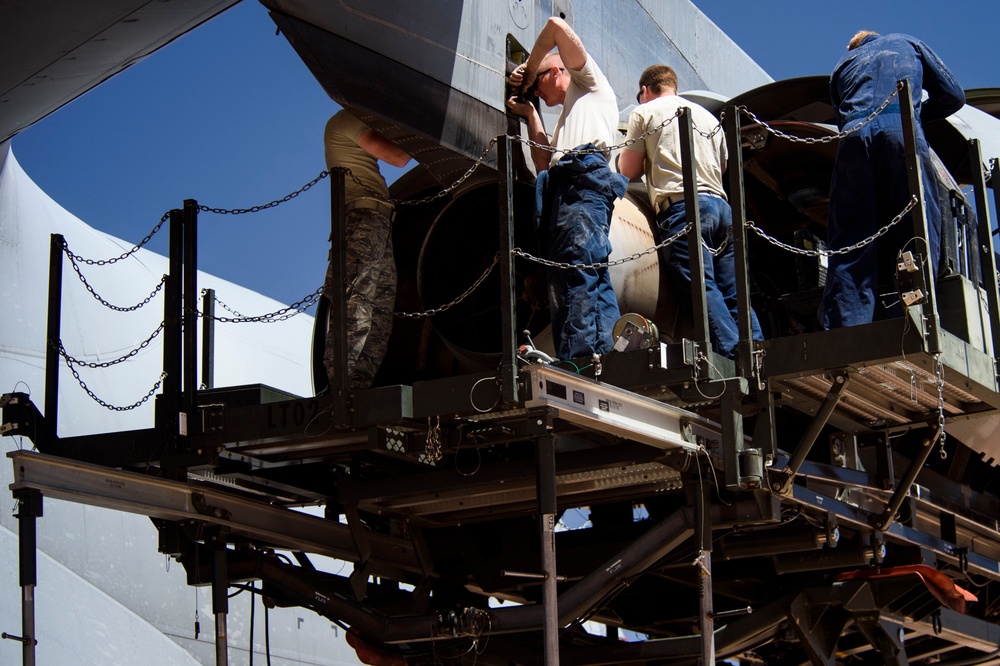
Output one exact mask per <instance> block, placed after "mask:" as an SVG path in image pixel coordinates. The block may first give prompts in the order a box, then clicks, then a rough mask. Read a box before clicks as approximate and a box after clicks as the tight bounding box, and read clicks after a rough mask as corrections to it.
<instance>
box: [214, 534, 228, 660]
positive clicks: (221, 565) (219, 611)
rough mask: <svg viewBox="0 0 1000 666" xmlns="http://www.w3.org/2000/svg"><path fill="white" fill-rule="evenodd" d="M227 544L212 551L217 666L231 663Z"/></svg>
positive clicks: (218, 545)
mask: <svg viewBox="0 0 1000 666" xmlns="http://www.w3.org/2000/svg"><path fill="white" fill-rule="evenodd" d="M228 552H229V551H228V549H227V548H226V544H225V542H223V543H220V544H217V545H216V547H215V549H214V550H213V551H212V555H213V560H212V612H213V613H215V665H216V666H226V665H227V664H228V663H229V644H228V638H227V632H226V616H227V614H228V613H229V594H228V593H229V571H228V567H227V561H226V557H227V553H228Z"/></svg>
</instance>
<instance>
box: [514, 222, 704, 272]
mask: <svg viewBox="0 0 1000 666" xmlns="http://www.w3.org/2000/svg"><path fill="white" fill-rule="evenodd" d="M690 230H691V224H690V223H688V224H687V225H685V227H684V228H683V229H681V230H680V231H678V232H677V233H676V234H674V235H673V236H671V237H670V238H667V239H665V240H663V241H661V242H659V243H657V244H656V245H654V246H652V247H648V248H646V249H645V250H642V251H641V252H636V253H635V254H631V255H629V256H627V257H624V258H622V259H614V260H611V261H604V262H600V263H594V264H570V263H564V262H559V261H552V260H551V259H543V258H542V257H536V256H534V255H533V254H529V253H527V252H525V251H524V250H522V249H521V248H519V247H515V248H514V249H512V250H511V251H510V252H511V254H513V255H514V256H516V257H522V258H524V259H527V260H528V261H533V262H535V263H536V264H541V265H542V266H548V267H549V268H563V269H575V270H587V269H591V268H593V269H597V268H610V267H611V266H618V265H620V264H624V263H627V262H629V261H635V260H637V259H640V258H641V257H644V256H646V255H647V254H652V253H654V252H656V251H657V250H660V249H661V248H665V247H667V246H668V245H671V244H672V243H674V242H676V241H677V240H678V239H680V238H682V237H683V236H684V235H685V234H687V232H688V231H690Z"/></svg>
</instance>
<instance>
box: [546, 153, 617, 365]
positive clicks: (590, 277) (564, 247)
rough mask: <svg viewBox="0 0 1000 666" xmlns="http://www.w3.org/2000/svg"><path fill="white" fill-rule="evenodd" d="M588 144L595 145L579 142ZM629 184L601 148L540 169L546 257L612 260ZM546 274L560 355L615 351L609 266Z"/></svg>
mask: <svg viewBox="0 0 1000 666" xmlns="http://www.w3.org/2000/svg"><path fill="white" fill-rule="evenodd" d="M588 147H589V148H593V145H592V144H587V145H585V146H580V148H588ZM627 184H628V182H627V180H626V179H625V177H624V176H622V175H620V174H617V173H614V172H613V171H611V169H610V168H609V167H608V162H607V160H606V159H605V158H604V156H603V155H601V154H600V153H595V154H589V155H566V156H564V157H563V158H562V159H560V160H559V161H558V162H556V164H554V165H553V166H552V167H550V168H549V169H548V171H543V172H542V173H540V174H539V176H538V180H537V182H536V184H535V196H536V199H535V206H536V207H535V210H536V219H535V222H536V225H537V231H538V233H539V236H540V241H541V245H542V247H543V248H547V250H546V251H545V252H544V254H545V256H546V258H547V259H550V260H552V261H558V262H560V263H565V264H599V263H605V262H607V261H608V257H609V256H610V255H611V241H610V240H608V230H609V229H610V227H611V212H612V210H613V209H614V205H615V199H618V198H620V197H622V196H624V195H625V188H626V186H627ZM547 277H548V285H549V311H550V313H551V315H552V338H553V341H554V343H555V351H556V356H558V357H559V358H564V359H568V358H579V357H581V356H590V355H591V354H593V353H598V354H606V353H607V352H609V351H611V350H612V349H613V347H614V340H612V337H611V334H612V331H613V330H614V326H615V323H616V322H617V321H618V318H619V317H620V316H621V314H620V312H619V310H618V301H617V300H616V299H615V293H614V289H613V288H612V287H611V276H610V274H609V272H608V269H607V268H606V267H604V268H586V269H580V268H568V269H567V268H549V269H548V275H547Z"/></svg>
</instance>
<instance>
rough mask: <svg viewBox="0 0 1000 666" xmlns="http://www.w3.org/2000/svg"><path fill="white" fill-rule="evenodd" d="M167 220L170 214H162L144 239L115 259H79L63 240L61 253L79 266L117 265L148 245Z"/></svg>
mask: <svg viewBox="0 0 1000 666" xmlns="http://www.w3.org/2000/svg"><path fill="white" fill-rule="evenodd" d="M169 218H170V213H164V214H163V217H161V218H160V221H159V222H157V223H156V226H155V227H153V229H152V231H150V232H149V233H148V234H146V237H145V238H143V239H142V240H141V241H139V242H138V243H137V244H136V245H134V246H132V249H131V250H126V251H125V252H122V253H121V254H120V255H118V256H117V257H113V258H111V259H87V258H86V257H81V256H80V255H78V254H73V252H72V251H70V249H69V243H67V242H66V240H65V239H63V251H64V252H65V253H66V256H68V257H69V258H70V259H71V260H73V261H79V262H80V263H81V264H87V265H88V266H108V265H110V264H115V263H118V262H119V261H122V260H123V259H128V258H129V257H131V256H132V255H133V254H135V253H136V252H138V251H139V250H140V249H141V248H142V246H143V245H145V244H146V243H148V242H149V241H150V240H151V239H152V238H153V236H155V235H156V232H158V231H159V230H160V227H162V226H163V224H164V223H165V222H166V221H167V220H168V219H169Z"/></svg>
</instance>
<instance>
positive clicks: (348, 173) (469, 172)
mask: <svg viewBox="0 0 1000 666" xmlns="http://www.w3.org/2000/svg"><path fill="white" fill-rule="evenodd" d="M679 115H680V112H678V113H677V114H675V115H673V116H670V117H669V118H667V119H666V120H664V121H663V122H662V123H660V124H659V125H657V126H655V127H651V128H650V129H648V130H646V131H645V132H643V133H642V134H640V135H639V136H637V137H635V138H632V139H629V140H627V141H625V142H623V143H620V144H617V145H614V146H608V147H607V148H584V149H575V148H573V149H559V148H555V147H553V146H551V145H549V144H547V143H539V142H537V141H533V140H531V139H528V138H525V137H522V136H513V135H511V134H508V135H507V138H508V139H510V140H511V141H517V142H519V143H523V144H525V145H527V146H531V147H534V148H539V149H541V150H544V151H546V152H550V153H559V152H561V153H563V154H564V155H593V154H596V153H605V152H608V151H615V150H619V149H621V148H625V147H627V146H631V145H632V144H634V143H637V142H639V141H641V140H643V139H645V138H646V137H647V136H649V135H650V134H652V133H654V132H658V131H660V130H661V129H663V128H664V127H666V126H667V125H669V124H670V123H672V122H673V121H674V120H676V119H677V117H678V116H679ZM695 131H697V132H698V133H699V134H701V135H702V136H705V137H711V136H713V135H715V134H716V133H718V132H720V131H722V125H721V124H720V125H718V126H717V127H716V128H715V129H713V130H712V131H711V132H702V131H700V130H697V129H696V130H695ZM496 144H497V140H496V139H491V140H490V143H489V145H487V146H486V149H485V150H483V152H482V153H480V155H479V157H478V158H477V159H476V161H475V162H474V163H473V164H472V166H470V167H469V168H468V170H466V172H465V173H464V174H462V176H461V177H459V179H458V180H456V181H455V182H454V183H452V184H451V185H449V186H448V187H446V188H444V189H443V190H441V191H440V192H438V193H436V194H434V195H432V196H429V197H423V198H421V199H396V198H394V197H386V196H385V195H384V194H382V193H381V192H378V191H376V190H374V189H372V188H371V187H369V186H368V185H366V184H365V183H363V182H361V180H360V179H359V178H358V177H357V176H355V175H354V174H353V173H351V170H350V169H342V170H343V172H344V174H345V175H346V176H349V177H350V178H351V180H353V181H354V182H355V184H357V185H359V186H360V187H361V188H362V189H363V190H364V191H365V192H366V193H368V194H369V195H370V196H371V197H373V198H375V199H380V200H382V201H386V202H388V203H391V204H396V205H404V206H406V205H417V204H425V203H430V202H431V201H434V200H435V199H440V198H441V197H443V196H447V195H448V194H451V193H452V192H454V191H455V190H456V189H458V188H459V187H460V186H461V185H462V183H464V182H465V181H466V180H468V179H469V177H470V176H472V174H473V172H474V171H475V170H476V169H478V168H479V167H480V166H482V164H483V162H485V161H486V158H487V156H489V154H490V151H492V150H493V148H494V146H496Z"/></svg>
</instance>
